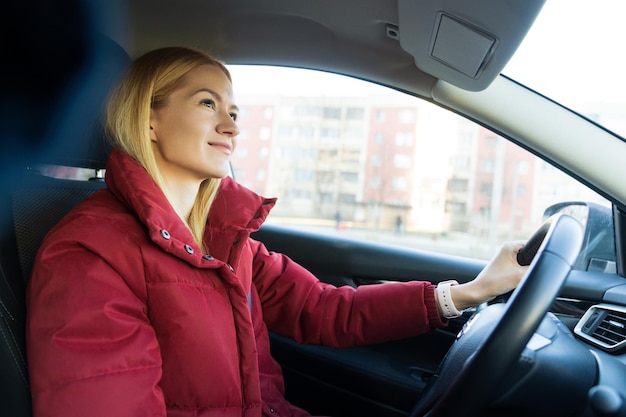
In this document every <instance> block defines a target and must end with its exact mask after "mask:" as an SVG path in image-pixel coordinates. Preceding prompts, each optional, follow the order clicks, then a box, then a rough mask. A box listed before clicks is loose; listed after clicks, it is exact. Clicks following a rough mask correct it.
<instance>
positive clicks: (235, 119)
mask: <svg viewBox="0 0 626 417" xmlns="http://www.w3.org/2000/svg"><path fill="white" fill-rule="evenodd" d="M230 118H231V119H233V121H235V122H236V121H237V113H231V114H230Z"/></svg>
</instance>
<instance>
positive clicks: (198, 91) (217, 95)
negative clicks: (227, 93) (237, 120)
mask: <svg viewBox="0 0 626 417" xmlns="http://www.w3.org/2000/svg"><path fill="white" fill-rule="evenodd" d="M202 92H205V93H209V94H211V95H212V96H213V97H215V100H216V101H218V102H219V103H223V102H224V98H223V97H222V95H221V94H220V93H218V92H217V91H214V90H211V89H210V88H206V87H203V88H200V89H198V90H197V91H196V92H195V93H194V95H196V94H198V93H202ZM230 110H235V111H239V107H237V106H236V105H234V104H231V105H230Z"/></svg>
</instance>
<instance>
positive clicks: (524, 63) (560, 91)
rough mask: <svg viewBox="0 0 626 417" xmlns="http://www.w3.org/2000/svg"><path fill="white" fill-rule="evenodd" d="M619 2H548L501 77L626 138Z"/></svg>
mask: <svg viewBox="0 0 626 417" xmlns="http://www.w3.org/2000/svg"><path fill="white" fill-rule="evenodd" d="M624 16H626V2H624V1H623V0H596V1H591V2H590V1H588V0H548V1H546V3H545V5H544V6H543V8H542V10H541V12H540V13H539V16H538V17H537V19H536V20H535V22H534V24H533V26H532V27H531V29H530V31H529V32H528V34H527V36H526V38H525V39H524V41H523V43H522V45H521V46H520V47H519V49H518V50H517V52H516V53H515V55H514V56H513V58H512V59H511V61H510V62H509V64H508V65H507V66H506V68H505V69H504V70H503V72H502V73H503V74H504V75H506V76H508V77H510V78H512V79H514V80H516V81H518V82H520V83H522V84H524V85H526V86H527V87H529V88H532V89H533V90H535V91H537V92H539V93H541V94H543V95H544V96H547V97H549V98H551V99H553V100H555V101H556V102H558V103H560V104H562V105H564V106H566V107H569V108H570V109H572V110H574V111H576V112H578V113H580V114H582V115H584V116H586V117H588V118H589V119H591V120H594V121H596V122H598V123H599V124H601V125H603V126H605V127H606V128H608V129H609V130H612V131H613V132H615V133H617V134H618V135H620V136H622V137H626V82H624V64H625V63H626V54H624V39H626V25H624Z"/></svg>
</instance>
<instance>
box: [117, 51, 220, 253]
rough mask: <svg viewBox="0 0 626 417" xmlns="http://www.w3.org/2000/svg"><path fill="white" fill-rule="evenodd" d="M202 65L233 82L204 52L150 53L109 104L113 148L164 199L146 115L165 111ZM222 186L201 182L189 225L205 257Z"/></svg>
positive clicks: (212, 181) (134, 65) (216, 182)
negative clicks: (212, 67) (130, 160)
mask: <svg viewBox="0 0 626 417" xmlns="http://www.w3.org/2000/svg"><path fill="white" fill-rule="evenodd" d="M206 64H209V65H215V66H217V67H218V68H220V69H221V70H222V71H224V73H225V74H226V76H227V77H228V79H229V80H231V76H230V73H229V71H228V69H227V68H226V67H225V66H224V64H222V63H221V62H220V61H218V60H216V59H215V58H213V57H211V56H210V55H208V54H206V53H204V52H202V51H199V50H196V49H193V48H187V47H166V48H160V49H156V50H154V51H151V52H148V53H146V54H145V55H143V56H141V57H139V58H137V59H136V60H135V61H134V62H133V63H132V64H131V66H130V67H129V68H128V70H127V71H126V73H125V75H124V76H123V77H122V80H121V82H120V83H119V84H118V86H117V88H116V89H115V90H114V91H113V92H112V94H111V96H110V98H109V101H108V103H107V107H106V122H105V127H106V130H107V134H108V137H109V139H110V140H111V141H112V144H113V146H114V147H117V148H118V149H120V150H121V151H123V152H124V153H126V154H128V155H129V156H131V157H132V158H134V159H135V160H136V161H137V162H139V163H140V164H141V165H142V166H143V167H144V168H145V169H146V171H148V173H149V174H150V175H151V176H152V178H153V179H154V181H155V182H156V183H157V185H158V186H159V187H160V188H161V190H163V192H164V193H165V195H168V191H167V187H166V184H165V181H164V179H163V176H162V174H161V172H160V171H159V168H158V166H157V163H156V157H155V155H154V150H153V148H152V144H151V141H150V109H151V108H159V107H160V106H163V105H165V104H166V102H167V99H168V97H169V96H170V94H172V92H174V91H175V90H176V89H177V88H178V87H179V86H180V84H181V82H182V80H183V78H184V76H185V75H186V74H187V73H188V72H189V71H191V70H193V69H194V68H196V67H198V66H200V65H206ZM220 181H221V180H220V179H216V178H209V179H206V180H204V181H203V182H202V184H201V185H200V189H199V190H198V195H197V197H196V200H195V202H194V204H193V207H192V209H191V212H190V214H189V218H188V219H187V224H188V225H189V228H190V230H191V233H192V235H193V238H194V240H195V242H196V243H197V244H198V246H200V248H202V250H203V251H204V252H205V253H206V252H207V249H208V248H206V247H205V245H204V241H203V240H204V239H203V238H204V229H205V227H206V221H207V217H208V214H209V210H210V208H211V204H212V203H213V200H214V199H215V195H216V194H217V190H218V188H219V184H220Z"/></svg>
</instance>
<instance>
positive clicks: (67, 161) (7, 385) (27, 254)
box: [0, 39, 130, 417]
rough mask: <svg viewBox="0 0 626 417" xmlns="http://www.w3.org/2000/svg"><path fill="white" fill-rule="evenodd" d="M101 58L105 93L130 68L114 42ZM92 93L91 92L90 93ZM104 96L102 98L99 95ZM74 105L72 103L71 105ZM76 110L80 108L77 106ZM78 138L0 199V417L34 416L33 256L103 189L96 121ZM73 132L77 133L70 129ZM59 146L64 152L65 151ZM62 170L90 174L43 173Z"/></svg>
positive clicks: (103, 150)
mask: <svg viewBox="0 0 626 417" xmlns="http://www.w3.org/2000/svg"><path fill="white" fill-rule="evenodd" d="M106 42H108V45H107V46H106V47H104V49H102V50H101V51H100V52H101V53H103V54H104V55H105V56H106V57H107V60H108V61H107V62H108V64H107V68H108V71H107V74H106V76H105V77H103V78H102V80H106V81H107V83H108V84H103V86H105V85H106V89H107V90H108V89H109V88H110V86H111V85H112V84H113V82H114V81H115V80H116V79H117V78H118V76H119V74H120V72H121V71H122V69H123V68H124V67H125V66H126V65H127V64H128V62H129V61H130V58H129V56H128V54H127V53H126V52H125V51H124V50H123V49H122V48H121V47H120V46H119V45H118V44H117V43H115V42H113V41H111V40H110V39H108V40H106ZM89 88H93V86H91V87H89ZM101 96H102V97H105V96H106V91H105V94H102V95H101ZM74 104H76V103H74ZM79 105H80V103H79ZM94 120H97V122H96V124H95V126H93V123H92V124H91V127H89V128H88V130H86V131H83V132H82V134H76V136H75V137H72V138H70V139H71V140H66V141H63V142H62V143H56V144H55V146H56V145H59V146H58V147H57V148H55V149H50V150H49V151H47V152H46V153H45V155H44V156H43V157H42V156H41V155H38V156H37V158H33V161H34V162H36V163H34V164H29V166H27V167H24V169H23V171H22V172H21V173H20V172H18V173H17V174H15V175H12V177H11V186H10V187H2V190H1V191H2V193H1V194H0V212H2V220H3V221H2V222H0V415H2V416H11V417H30V416H31V415H32V407H31V397H30V387H29V381H28V367H27V362H26V343H25V323H26V306H25V290H26V285H27V282H28V278H29V277H30V273H31V270H32V265H33V261H34V259H35V255H36V253H37V250H38V248H39V246H40V244H41V242H42V240H43V238H44V236H45V235H46V234H47V233H48V231H49V230H50V228H52V226H54V225H55V224H56V223H57V222H58V221H59V220H60V219H61V218H62V217H63V216H64V215H65V214H66V213H67V212H69V211H70V210H71V209H72V208H73V207H74V206H75V205H76V204H78V203H79V202H80V201H82V200H83V199H84V198H85V197H87V196H88V195H90V194H92V193H93V192H94V191H96V190H98V189H101V188H103V187H105V184H104V181H103V177H102V172H103V170H104V169H105V166H106V159H107V157H108V152H109V150H110V149H109V147H108V146H107V145H106V143H105V140H104V135H103V131H102V126H101V124H100V121H99V119H98V118H97V117H94ZM69 131H74V132H75V131H76V129H73V130H72V129H69ZM62 146H66V149H63V147H62ZM48 165H53V166H66V167H73V168H83V169H90V170H93V171H92V172H93V175H92V176H91V178H89V179H86V180H76V179H62V178H53V177H50V176H46V175H44V174H45V172H44V171H45V170H42V169H41V167H45V166H48ZM88 172H89V171H88Z"/></svg>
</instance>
